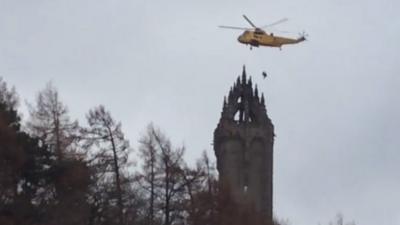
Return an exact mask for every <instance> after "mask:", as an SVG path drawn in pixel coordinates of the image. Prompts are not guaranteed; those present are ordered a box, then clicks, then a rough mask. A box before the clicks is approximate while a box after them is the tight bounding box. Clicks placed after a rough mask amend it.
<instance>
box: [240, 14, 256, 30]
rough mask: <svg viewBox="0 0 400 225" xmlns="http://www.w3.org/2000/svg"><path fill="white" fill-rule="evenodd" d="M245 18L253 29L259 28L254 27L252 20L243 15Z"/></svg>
mask: <svg viewBox="0 0 400 225" xmlns="http://www.w3.org/2000/svg"><path fill="white" fill-rule="evenodd" d="M243 17H244V19H245V20H247V22H249V24H250V25H251V26H252V27H254V28H257V27H256V25H254V23H253V22H251V20H250V19H249V18H247V16H246V15H243Z"/></svg>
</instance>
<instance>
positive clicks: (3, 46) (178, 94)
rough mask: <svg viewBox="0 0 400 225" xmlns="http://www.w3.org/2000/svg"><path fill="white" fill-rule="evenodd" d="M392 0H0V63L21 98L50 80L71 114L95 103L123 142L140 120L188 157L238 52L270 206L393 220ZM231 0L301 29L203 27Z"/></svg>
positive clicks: (399, 84)
mask: <svg viewBox="0 0 400 225" xmlns="http://www.w3.org/2000/svg"><path fill="white" fill-rule="evenodd" d="M399 9H400V1H397V0H379V1H378V0H363V1H361V0H353V1H348V0H297V1H290V0H282V1H267V0H264V1H261V0H259V1H256V0H251V1H243V0H241V1H233V0H230V1H228V0H220V1H213V0H202V1H183V0H182V1H178V0H169V1H148V0H34V1H32V0H0V76H2V77H3V78H4V79H5V81H6V82H8V83H9V84H10V85H14V86H15V87H16V88H17V91H18V93H19V95H20V97H21V99H22V100H23V101H25V100H26V101H30V102H32V101H33V99H34V96H35V94H36V93H37V91H38V90H40V89H42V88H43V87H44V86H45V84H46V82H48V81H52V82H53V83H54V84H55V86H57V88H58V89H59V92H60V94H61V98H62V100H63V101H64V103H65V104H67V105H68V107H69V109H70V113H71V116H72V117H73V118H77V119H79V120H81V121H83V119H84V116H85V114H86V112H87V111H88V110H89V109H90V108H92V107H93V106H96V105H98V104H104V105H105V106H106V107H107V108H108V109H109V110H110V111H111V113H112V114H113V115H114V117H115V118H116V119H117V120H120V121H121V122H122V125H123V129H124V131H125V133H126V134H127V136H128V137H129V139H130V141H131V144H132V146H133V147H134V148H137V145H138V144H137V140H138V138H139V136H140V133H142V132H143V131H144V129H145V127H146V125H147V124H148V123H149V122H154V123H155V124H156V125H158V126H160V127H161V128H162V129H163V130H164V131H165V132H166V133H167V134H168V136H170V137H171V139H172V140H173V142H174V143H175V144H177V145H179V144H185V145H186V146H187V155H186V157H187V159H188V160H189V161H191V162H193V161H195V159H196V158H198V157H199V156H200V154H201V151H202V150H204V149H207V150H208V152H209V153H210V154H211V155H213V151H212V146H211V145H210V144H211V143H212V141H213V140H212V138H213V131H214V129H215V127H216V125H217V122H218V120H219V116H220V112H221V109H222V100H223V96H224V95H226V94H227V93H228V91H229V87H230V86H231V85H232V84H233V82H234V81H235V78H236V77H237V76H238V75H239V74H240V73H241V70H242V66H243V65H244V64H245V65H246V67H247V72H248V74H249V75H252V77H253V81H255V83H258V87H259V90H261V91H262V92H264V94H265V95H266V101H267V110H268V114H269V116H270V118H271V119H272V121H273V123H274V125H275V129H276V135H277V136H276V139H275V149H274V151H275V165H274V166H275V168H274V169H275V173H274V188H275V190H274V204H275V206H274V207H275V208H274V212H275V214H276V215H277V217H279V218H286V219H289V220H290V221H291V224H293V225H317V224H321V225H323V224H327V223H328V221H330V220H332V219H333V218H334V217H335V215H336V214H337V213H338V212H341V213H342V214H344V216H345V220H354V221H355V222H356V223H357V224H359V225H376V224H384V225H400V192H399V190H400V173H399V170H400V149H399V146H400V138H399V134H400V117H399V116H400V105H399V103H400V95H399V94H400V93H399V92H400V74H399V71H400V64H399V62H400V61H399V59H400V45H399V44H398V42H399V40H400V16H399V12H398V10H399ZM242 14H246V15H247V16H248V17H249V18H250V19H252V20H253V22H254V23H255V24H256V25H259V26H262V25H264V24H268V23H272V22H274V21H276V20H279V19H281V18H283V17H287V18H289V21H288V22H286V23H285V24H281V25H279V26H278V27H277V28H279V29H282V30H289V31H293V32H294V34H291V35H292V36H294V37H296V36H297V33H298V32H301V31H303V30H305V31H306V32H307V33H308V34H309V41H307V42H303V43H300V44H298V45H293V46H287V47H286V46H284V47H283V49H282V51H280V50H279V49H272V48H259V49H257V48H256V49H253V50H252V51H250V50H249V48H248V47H246V46H244V45H241V44H239V43H238V42H237V41H236V40H237V36H238V35H239V34H240V32H238V31H236V30H223V29H219V28H217V26H218V25H232V26H248V24H246V21H245V20H244V19H243V18H242ZM278 34H279V33H278V32H276V33H275V35H278ZM286 35H288V34H286ZM263 70H265V71H267V73H268V74H269V76H268V78H267V79H266V80H263V79H262V77H261V72H262V71H263ZM21 110H22V111H23V112H24V115H25V118H26V111H25V106H24V104H22V106H21Z"/></svg>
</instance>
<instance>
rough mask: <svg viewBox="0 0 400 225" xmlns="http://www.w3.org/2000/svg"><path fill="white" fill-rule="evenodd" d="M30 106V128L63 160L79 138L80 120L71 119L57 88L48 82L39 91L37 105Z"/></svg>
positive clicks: (28, 125)
mask: <svg viewBox="0 0 400 225" xmlns="http://www.w3.org/2000/svg"><path fill="white" fill-rule="evenodd" d="M28 107H29V114H30V118H29V121H28V122H27V127H28V130H29V131H30V133H31V134H32V135H33V136H35V137H38V138H39V139H40V140H41V141H42V142H43V144H45V145H48V146H49V148H50V149H51V150H52V151H53V152H55V154H56V156H57V159H58V160H62V159H63V157H64V154H65V152H66V151H67V150H72V149H71V147H72V144H73V143H74V142H75V141H76V140H77V139H78V136H77V132H78V122H77V121H71V120H70V117H69V115H68V108H67V107H66V106H65V105H64V104H63V103H62V102H61V101H60V98H59V95H58V91H57V89H56V88H55V87H54V86H53V85H52V84H51V83H48V84H47V85H46V87H45V88H44V89H43V90H42V91H40V92H39V93H38V95H37V97H36V102H35V105H31V104H28Z"/></svg>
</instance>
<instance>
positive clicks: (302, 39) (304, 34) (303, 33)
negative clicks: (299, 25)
mask: <svg viewBox="0 0 400 225" xmlns="http://www.w3.org/2000/svg"><path fill="white" fill-rule="evenodd" d="M299 36H300V37H299V38H298V39H297V41H298V42H302V41H305V40H307V39H306V37H307V36H308V34H306V32H304V31H303V32H302V33H300V34H299Z"/></svg>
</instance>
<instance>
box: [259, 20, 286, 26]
mask: <svg viewBox="0 0 400 225" xmlns="http://www.w3.org/2000/svg"><path fill="white" fill-rule="evenodd" d="M286 21H288V18H283V19H280V20H278V21H276V22H274V23H270V24H268V25H265V26H262V27H261V28H267V27H272V26H275V25H278V24H280V23H284V22H286Z"/></svg>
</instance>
